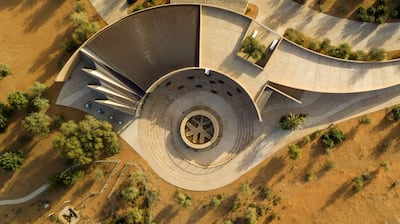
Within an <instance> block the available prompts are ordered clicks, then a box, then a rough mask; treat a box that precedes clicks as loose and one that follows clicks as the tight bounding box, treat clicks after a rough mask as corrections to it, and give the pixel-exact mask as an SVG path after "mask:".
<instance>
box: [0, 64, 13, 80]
mask: <svg viewBox="0 0 400 224" xmlns="http://www.w3.org/2000/svg"><path fill="white" fill-rule="evenodd" d="M9 75H11V68H10V67H9V66H8V65H5V64H0V78H4V77H6V76H9Z"/></svg>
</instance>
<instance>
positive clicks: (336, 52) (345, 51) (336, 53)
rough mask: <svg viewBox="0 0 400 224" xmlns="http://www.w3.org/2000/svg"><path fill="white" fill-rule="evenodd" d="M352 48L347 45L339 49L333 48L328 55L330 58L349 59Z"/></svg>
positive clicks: (340, 46) (342, 45)
mask: <svg viewBox="0 0 400 224" xmlns="http://www.w3.org/2000/svg"><path fill="white" fill-rule="evenodd" d="M350 53H351V47H350V45H348V44H347V43H345V44H341V45H339V47H332V48H331V49H330V50H329V52H328V54H329V55H330V56H333V57H336V58H342V59H349V57H350Z"/></svg>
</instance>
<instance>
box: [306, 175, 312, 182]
mask: <svg viewBox="0 0 400 224" xmlns="http://www.w3.org/2000/svg"><path fill="white" fill-rule="evenodd" d="M305 179H306V181H308V182H310V181H312V180H313V179H314V174H313V173H306V176H305Z"/></svg>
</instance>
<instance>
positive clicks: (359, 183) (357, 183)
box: [353, 176, 364, 191]
mask: <svg viewBox="0 0 400 224" xmlns="http://www.w3.org/2000/svg"><path fill="white" fill-rule="evenodd" d="M353 183H354V186H353V187H354V189H355V190H356V191H361V190H362V189H363V186H364V178H363V177H362V176H357V177H355V178H354V179H353Z"/></svg>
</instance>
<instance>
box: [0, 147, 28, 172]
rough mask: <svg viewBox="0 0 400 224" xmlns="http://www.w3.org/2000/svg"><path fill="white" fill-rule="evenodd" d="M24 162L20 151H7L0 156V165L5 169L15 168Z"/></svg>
mask: <svg viewBox="0 0 400 224" xmlns="http://www.w3.org/2000/svg"><path fill="white" fill-rule="evenodd" d="M24 162H25V159H24V156H23V154H22V152H13V151H9V152H5V153H3V154H2V155H1V156H0V166H1V167H2V168H3V169H5V170H17V169H19V168H20V167H21V166H22V164H24Z"/></svg>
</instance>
